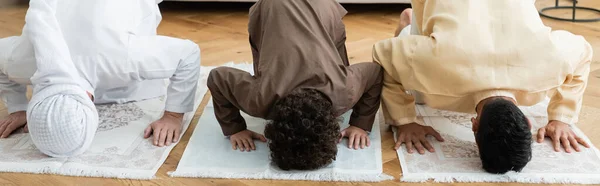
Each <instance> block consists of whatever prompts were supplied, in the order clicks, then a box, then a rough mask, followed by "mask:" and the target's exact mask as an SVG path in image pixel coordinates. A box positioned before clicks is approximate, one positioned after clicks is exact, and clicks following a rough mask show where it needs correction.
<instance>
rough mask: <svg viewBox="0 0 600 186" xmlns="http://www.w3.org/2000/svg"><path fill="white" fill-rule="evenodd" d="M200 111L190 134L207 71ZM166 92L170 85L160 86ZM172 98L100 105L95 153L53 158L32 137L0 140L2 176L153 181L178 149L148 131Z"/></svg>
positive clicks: (186, 119) (186, 120)
mask: <svg viewBox="0 0 600 186" xmlns="http://www.w3.org/2000/svg"><path fill="white" fill-rule="evenodd" d="M201 70H202V73H201V76H200V81H199V82H198V90H197V92H196V101H195V102H196V103H195V106H194V111H193V112H189V113H186V114H185V115H184V119H183V124H184V126H183V131H182V132H181V134H182V135H183V134H184V133H185V130H186V129H187V128H188V126H189V124H190V123H191V121H192V118H193V117H194V113H195V112H196V109H197V107H198V105H199V104H200V102H201V101H202V98H203V96H204V95H205V94H206V92H207V91H208V88H207V87H206V79H207V77H208V72H210V68H205V67H202V69H201ZM159 86H165V87H166V82H165V85H159ZM165 98H166V97H160V98H155V99H149V100H144V101H139V102H132V103H125V104H107V105H97V106H96V108H97V110H98V112H99V116H100V123H99V126H98V130H97V132H96V136H95V138H94V141H93V142H92V145H91V147H90V149H89V150H88V151H87V152H85V153H84V154H82V155H80V156H76V157H71V158H50V157H48V156H46V155H44V154H42V153H41V152H40V151H39V150H37V149H36V147H35V146H34V145H33V143H32V141H31V139H30V137H29V134H27V133H17V134H13V135H11V136H10V137H9V138H7V139H2V140H0V172H20V173H36V174H58V175H67V176H86V177H108V178H127V179H151V178H153V177H154V175H155V174H156V172H157V171H158V169H159V168H160V166H161V165H162V164H163V162H164V161H165V160H166V158H167V156H168V155H169V153H170V152H171V150H172V149H173V148H174V147H175V145H176V144H171V145H170V146H167V147H156V146H154V145H152V137H151V138H149V139H144V138H143V135H144V129H145V128H146V127H147V126H148V125H149V124H150V123H152V122H154V121H156V120H158V119H159V118H160V117H161V116H162V114H163V112H164V110H163V109H164V104H165V100H166V99H165Z"/></svg>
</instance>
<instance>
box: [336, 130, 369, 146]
mask: <svg viewBox="0 0 600 186" xmlns="http://www.w3.org/2000/svg"><path fill="white" fill-rule="evenodd" d="M344 137H347V138H348V148H352V146H353V145H354V149H356V150H358V146H360V148H361V149H364V148H365V146H367V147H368V146H371V140H370V139H369V135H368V134H367V132H366V131H365V130H363V129H361V128H358V127H355V126H349V127H348V128H346V129H344V130H342V137H341V138H340V141H339V142H342V138H344ZM339 142H338V143H339Z"/></svg>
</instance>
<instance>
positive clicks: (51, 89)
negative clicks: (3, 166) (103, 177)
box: [0, 0, 200, 157]
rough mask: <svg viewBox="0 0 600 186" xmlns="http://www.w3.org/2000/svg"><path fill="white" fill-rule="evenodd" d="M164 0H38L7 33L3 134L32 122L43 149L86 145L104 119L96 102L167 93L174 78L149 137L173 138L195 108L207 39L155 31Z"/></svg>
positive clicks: (1, 89) (1, 76) (0, 69)
mask: <svg viewBox="0 0 600 186" xmlns="http://www.w3.org/2000/svg"><path fill="white" fill-rule="evenodd" d="M158 3H160V1H148V0H129V1H120V0H61V1H58V0H32V1H31V2H30V7H29V10H28V11H27V16H26V25H25V27H24V29H23V34H22V35H21V36H18V37H9V38H3V39H0V97H1V98H2V100H3V101H4V103H5V105H6V106H7V108H8V112H9V114H10V115H9V117H8V118H5V119H2V120H0V137H2V138H6V137H8V136H9V135H10V134H11V133H12V132H13V131H14V130H15V129H18V128H20V127H22V126H24V125H26V124H27V125H28V126H27V128H28V130H29V132H30V133H31V138H32V140H33V142H34V144H35V145H36V147H37V148H38V149H40V151H42V152H43V153H45V154H47V155H50V156H53V157H68V156H74V155H78V154H81V153H83V152H85V150H87V148H88V147H89V146H90V144H91V141H92V139H93V137H94V135H95V132H96V129H97V126H98V113H97V111H96V109H95V106H94V103H96V104H103V103H124V102H131V101H139V100H144V99H151V98H155V97H159V96H163V95H165V88H164V87H165V81H164V80H165V79H169V80H170V84H169V86H168V88H166V95H167V101H166V105H165V113H164V115H163V117H162V118H161V119H160V120H158V121H155V122H153V123H151V124H150V125H149V126H148V128H147V129H146V130H145V131H144V137H146V138H148V137H150V136H154V138H153V143H154V145H157V146H165V145H167V146H168V145H170V144H171V143H173V142H176V141H177V140H178V139H179V137H180V131H181V130H182V118H183V114H184V113H186V112H190V111H192V110H193V106H194V95H195V91H196V88H197V81H198V76H199V73H200V49H199V48H198V46H197V45H196V44H195V43H194V42H191V41H189V40H181V39H176V38H171V37H165V36H159V35H157V34H156V29H157V27H158V24H159V23H160V21H161V19H162V17H161V14H160V11H159V8H158ZM29 84H32V85H33V88H34V89H33V97H32V99H31V101H28V100H27V98H26V86H27V85H29ZM132 135H133V134H132Z"/></svg>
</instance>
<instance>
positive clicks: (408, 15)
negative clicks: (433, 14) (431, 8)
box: [394, 8, 413, 37]
mask: <svg viewBox="0 0 600 186" xmlns="http://www.w3.org/2000/svg"><path fill="white" fill-rule="evenodd" d="M412 15H413V14H412V9H411V8H407V9H404V11H402V13H401V14H400V24H398V28H396V33H395V34H394V37H398V35H400V32H402V29H404V27H406V26H408V25H410V24H411V22H412Z"/></svg>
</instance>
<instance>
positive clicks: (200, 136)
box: [169, 64, 393, 182]
mask: <svg viewBox="0 0 600 186" xmlns="http://www.w3.org/2000/svg"><path fill="white" fill-rule="evenodd" d="M234 68H239V69H242V70H245V71H247V72H250V73H252V72H251V70H252V65H251V64H242V65H235V66H234ZM242 116H243V117H244V119H245V120H246V123H247V127H248V129H249V130H252V131H255V132H257V133H261V134H262V133H263V131H264V127H265V124H266V121H265V120H263V119H259V118H254V117H251V116H249V115H247V114H245V113H242ZM349 116H350V112H348V113H346V114H344V115H343V116H342V117H343V119H344V120H343V123H341V124H340V125H341V127H340V128H341V129H344V128H346V127H348V120H349ZM378 116H379V114H378ZM379 121H380V120H379V117H377V119H376V121H375V124H374V126H373V129H372V130H371V131H372V132H371V133H370V136H369V137H370V139H371V146H370V147H368V148H365V149H361V150H353V149H349V148H348V147H347V143H348V142H347V140H346V139H345V140H343V141H342V142H341V143H340V144H338V154H337V157H336V161H334V162H333V163H332V164H330V165H329V166H327V167H324V168H321V169H319V170H314V171H283V170H280V169H278V168H277V167H276V166H274V165H273V164H272V163H271V161H270V159H269V153H270V152H269V149H268V147H267V144H266V143H263V142H259V141H256V151H252V152H240V151H237V150H233V149H232V148H231V144H230V142H229V139H228V138H227V137H225V136H223V133H222V131H221V127H220V126H219V123H218V122H217V119H216V118H215V114H214V108H213V106H212V101H211V102H209V103H208V105H207V106H206V108H205V109H204V113H203V114H202V116H201V117H200V120H199V121H198V125H197V126H196V129H195V130H194V133H193V134H192V137H191V138H190V141H189V143H188V145H187V147H186V149H185V151H184V153H183V156H182V158H181V161H180V162H179V165H178V166H177V170H176V171H174V172H171V173H169V175H171V176H172V177H195V178H236V179H275V180H312V181H363V182H379V181H383V180H389V179H393V177H391V176H388V175H385V174H383V170H382V157H381V135H380V130H379V123H380V122H379Z"/></svg>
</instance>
